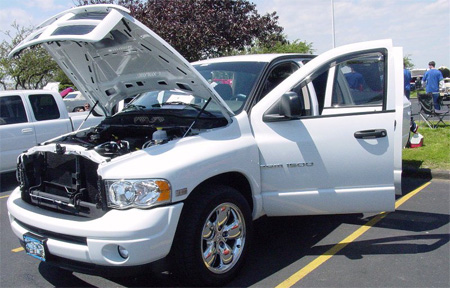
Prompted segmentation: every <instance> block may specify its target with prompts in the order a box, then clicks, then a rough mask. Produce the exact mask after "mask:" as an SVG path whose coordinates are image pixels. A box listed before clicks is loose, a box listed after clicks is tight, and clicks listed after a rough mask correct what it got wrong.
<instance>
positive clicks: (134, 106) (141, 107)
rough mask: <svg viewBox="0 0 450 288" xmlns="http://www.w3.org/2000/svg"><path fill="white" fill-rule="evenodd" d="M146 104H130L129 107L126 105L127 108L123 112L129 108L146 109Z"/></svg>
mask: <svg viewBox="0 0 450 288" xmlns="http://www.w3.org/2000/svg"><path fill="white" fill-rule="evenodd" d="M145 108H147V107H145V106H144V105H135V104H128V105H127V107H125V109H123V110H122V112H126V111H128V110H139V111H144V110H145Z"/></svg>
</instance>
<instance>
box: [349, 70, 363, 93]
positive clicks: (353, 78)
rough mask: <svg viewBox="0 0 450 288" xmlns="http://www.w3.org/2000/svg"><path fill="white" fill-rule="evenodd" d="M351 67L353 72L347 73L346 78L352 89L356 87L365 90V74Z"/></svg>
mask: <svg viewBox="0 0 450 288" xmlns="http://www.w3.org/2000/svg"><path fill="white" fill-rule="evenodd" d="M350 68H351V72H350V73H347V74H345V78H346V79H347V82H348V86H349V87H350V89H356V90H359V91H363V89H364V78H363V76H362V75H361V74H360V73H358V72H356V71H355V69H353V67H350Z"/></svg>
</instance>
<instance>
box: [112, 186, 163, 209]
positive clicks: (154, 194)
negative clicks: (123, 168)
mask: <svg viewBox="0 0 450 288" xmlns="http://www.w3.org/2000/svg"><path fill="white" fill-rule="evenodd" d="M105 185H106V192H107V198H108V207H111V208H118V209H127V208H132V207H138V208H149V207H152V206H156V205H161V204H164V203H168V202H170V200H171V197H170V194H171V189H170V184H169V182H168V181H166V180H163V179H144V180H106V181H105Z"/></svg>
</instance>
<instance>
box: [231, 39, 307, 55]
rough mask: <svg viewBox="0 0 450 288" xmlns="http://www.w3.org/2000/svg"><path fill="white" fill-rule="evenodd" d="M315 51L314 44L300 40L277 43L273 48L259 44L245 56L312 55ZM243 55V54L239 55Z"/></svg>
mask: <svg viewBox="0 0 450 288" xmlns="http://www.w3.org/2000/svg"><path fill="white" fill-rule="evenodd" d="M313 52H314V49H313V48H312V43H307V42H306V41H300V40H299V39H297V40H295V41H294V42H289V41H286V42H276V43H275V44H274V45H272V46H264V45H260V43H259V42H256V44H255V45H254V46H253V47H250V48H249V49H247V51H245V54H264V53H306V54H312V53H313ZM239 54H242V53H239Z"/></svg>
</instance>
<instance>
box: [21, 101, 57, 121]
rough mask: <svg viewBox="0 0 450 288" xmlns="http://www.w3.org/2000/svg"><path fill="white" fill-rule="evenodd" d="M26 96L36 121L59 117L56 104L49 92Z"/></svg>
mask: <svg viewBox="0 0 450 288" xmlns="http://www.w3.org/2000/svg"><path fill="white" fill-rule="evenodd" d="M28 97H29V98H28V99H29V100H30V103H31V107H32V108H33V112H34V117H35V118H36V120H37V121H43V120H51V119H59V118H60V114H59V109H58V105H57V104H56V101H55V99H54V98H53V96H52V95H51V94H36V95H30V96H28Z"/></svg>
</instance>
